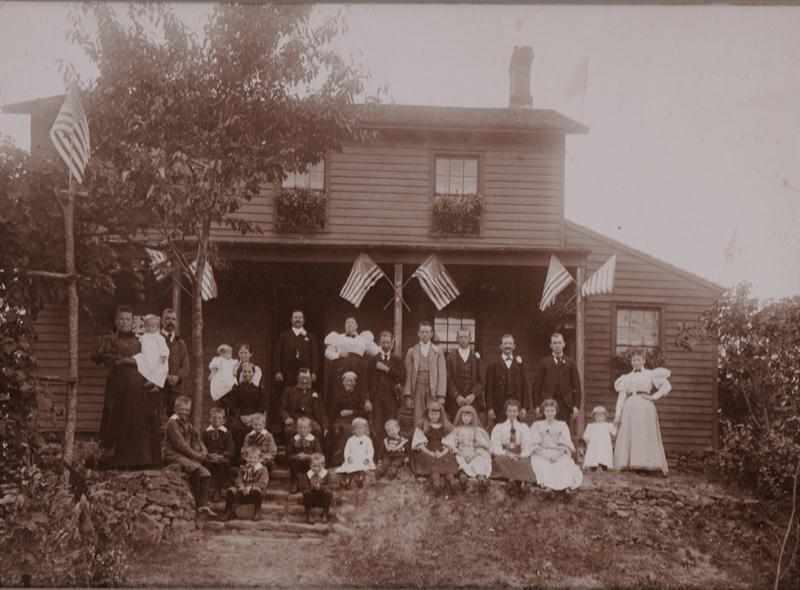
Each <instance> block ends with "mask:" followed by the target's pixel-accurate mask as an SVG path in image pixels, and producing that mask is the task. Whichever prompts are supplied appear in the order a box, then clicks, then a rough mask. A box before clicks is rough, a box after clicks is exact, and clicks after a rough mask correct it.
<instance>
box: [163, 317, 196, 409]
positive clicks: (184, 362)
mask: <svg viewBox="0 0 800 590" xmlns="http://www.w3.org/2000/svg"><path fill="white" fill-rule="evenodd" d="M177 327H178V314H176V313H175V310H174V309H170V308H167V309H165V310H164V311H163V312H162V313H161V333H162V334H163V336H164V339H165V340H166V341H167V346H168V347H169V360H168V361H167V363H168V372H167V381H166V383H165V384H164V389H163V396H164V397H163V400H162V401H163V403H164V413H165V415H166V416H170V415H171V414H172V410H173V407H174V405H175V399H176V398H177V397H178V396H179V395H184V392H185V388H184V383H185V382H186V380H187V379H188V378H189V372H190V365H189V350H188V349H187V347H186V341H185V340H184V339H183V338H181V337H180V336H178V333H177V331H176V330H177Z"/></svg>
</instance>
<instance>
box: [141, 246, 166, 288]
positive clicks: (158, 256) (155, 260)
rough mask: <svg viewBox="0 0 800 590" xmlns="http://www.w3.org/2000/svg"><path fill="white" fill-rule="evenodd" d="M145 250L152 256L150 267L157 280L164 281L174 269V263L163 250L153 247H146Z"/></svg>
mask: <svg viewBox="0 0 800 590" xmlns="http://www.w3.org/2000/svg"><path fill="white" fill-rule="evenodd" d="M145 252H147V255H148V256H149V257H150V268H151V270H152V271H153V275H154V276H155V277H156V280H157V281H163V280H164V279H166V278H167V277H168V276H169V274H170V272H171V270H172V265H171V264H170V261H169V258H167V255H166V254H164V253H163V252H162V251H161V250H153V249H152V248H145Z"/></svg>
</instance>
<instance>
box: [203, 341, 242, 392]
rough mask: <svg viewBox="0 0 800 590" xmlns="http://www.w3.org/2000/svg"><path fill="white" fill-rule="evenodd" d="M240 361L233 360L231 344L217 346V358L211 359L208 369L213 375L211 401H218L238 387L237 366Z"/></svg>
mask: <svg viewBox="0 0 800 590" xmlns="http://www.w3.org/2000/svg"><path fill="white" fill-rule="evenodd" d="M238 362H239V361H238V360H237V359H235V358H233V348H232V347H231V346H230V345H229V344H220V345H219V346H217V356H215V357H214V358H213V359H211V362H210V363H209V364H208V369H209V370H210V371H211V374H210V375H209V376H208V380H209V381H210V382H211V399H213V400H214V401H218V400H220V399H222V398H223V397H225V396H226V395H228V393H230V391H231V389H233V388H234V386H235V385H236V365H237V363H238Z"/></svg>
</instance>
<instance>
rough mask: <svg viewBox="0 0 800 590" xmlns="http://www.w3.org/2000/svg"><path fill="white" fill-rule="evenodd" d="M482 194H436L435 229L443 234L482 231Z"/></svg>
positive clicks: (472, 233)
mask: <svg viewBox="0 0 800 590" xmlns="http://www.w3.org/2000/svg"><path fill="white" fill-rule="evenodd" d="M482 212H483V198H482V197H481V195H478V194H475V195H436V196H435V197H434V199H433V231H434V232H436V233H441V234H466V235H475V234H478V233H480V224H481V213H482Z"/></svg>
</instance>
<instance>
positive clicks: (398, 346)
mask: <svg viewBox="0 0 800 590" xmlns="http://www.w3.org/2000/svg"><path fill="white" fill-rule="evenodd" d="M403 284H404V283H403V265H402V264H395V265H394V349H395V350H396V351H398V353H399V354H400V356H401V357H402V355H403V305H404V304H405V301H403Z"/></svg>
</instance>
